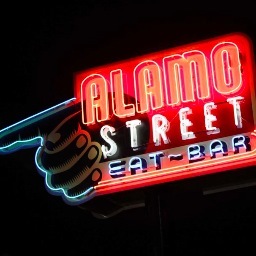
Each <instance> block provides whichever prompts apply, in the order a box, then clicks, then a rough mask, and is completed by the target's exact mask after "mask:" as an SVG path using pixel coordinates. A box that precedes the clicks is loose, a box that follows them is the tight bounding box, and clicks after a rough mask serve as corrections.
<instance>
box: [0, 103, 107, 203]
mask: <svg viewBox="0 0 256 256" xmlns="http://www.w3.org/2000/svg"><path fill="white" fill-rule="evenodd" d="M74 100H75V99H71V100H68V101H66V102H63V103H61V104H59V105H57V106H55V107H53V108H50V109H47V110H46V111H43V112H41V113H39V114H37V115H34V116H32V117H30V118H27V119H25V120H23V121H21V122H18V123H16V124H14V125H12V126H9V127H7V128H5V129H2V130H1V131H0V154H7V153H12V152H15V151H17V150H20V149H23V148H31V147H38V149H37V151H36V154H35V162H36V166H37V168H38V170H39V172H40V174H42V175H43V176H44V177H45V183H46V185H47V188H49V191H50V192H51V193H53V194H58V195H62V197H63V199H64V200H65V201H67V203H68V204H81V203H83V202H84V201H87V200H88V199H89V198H90V193H91V192H92V191H93V187H94V186H95V185H96V184H97V183H98V182H99V181H100V180H101V177H102V172H101V170H100V169H99V168H97V165H98V163H99V161H100V159H101V156H102V152H101V146H100V144H99V143H98V142H95V141H92V138H91V135H90V134H89V132H88V131H86V130H85V129H84V128H85V127H84V125H83V124H82V121H81V105H80V103H76V104H75V103H74Z"/></svg>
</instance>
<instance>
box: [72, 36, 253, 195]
mask: <svg viewBox="0 0 256 256" xmlns="http://www.w3.org/2000/svg"><path fill="white" fill-rule="evenodd" d="M254 70H255V66H254V56H253V50H252V45H251V42H250V40H249V39H248V38H247V36H245V35H243V34H239V33H236V34H230V35H225V36H221V37H217V38H214V39H210V40H205V41H202V42H197V43H193V44H189V45H185V46H181V47H176V48H172V49H167V50H165V51H161V52H156V53H152V54H148V55H145V56H140V57H137V58H134V59H130V60H126V61H122V62H118V63H113V64H110V65H106V66H102V67H98V68H93V69H91V70H86V71H82V72H80V73H78V74H77V75H76V76H75V96H76V99H77V101H81V105H82V111H83V113H82V117H83V122H84V124H86V125H88V127H89V128H90V129H91V130H94V131H97V130H99V127H102V126H103V125H109V126H113V127H115V125H116V120H120V122H124V123H125V122H126V127H127V129H130V131H131V132H130V137H131V138H133V140H134V141H132V142H130V141H129V140H130V138H126V137H125V138H123V139H124V141H123V144H124V145H127V146H130V147H132V148H133V150H134V151H135V150H137V148H136V147H135V146H134V145H136V146H137V144H138V147H139V146H141V145H139V143H137V142H138V141H137V136H138V137H141V136H144V135H143V133H141V134H137V130H136V129H137V128H138V127H139V126H140V123H139V121H140V119H141V118H142V114H145V115H146V116H147V118H148V120H149V126H150V127H149V128H148V129H149V130H150V132H149V141H148V142H147V144H146V145H143V146H144V147H145V150H144V151H143V153H140V154H137V156H136V157H132V156H134V154H132V155H125V152H122V155H124V156H123V157H122V158H119V157H118V153H120V152H118V149H117V151H115V150H113V151H112V153H110V155H111V158H110V159H105V160H104V162H102V163H100V164H101V166H100V168H101V169H103V172H104V173H103V178H102V181H100V182H99V184H98V185H97V186H95V190H96V194H106V193H113V192H116V191H120V190H127V189H133V188H138V187H142V186H148V185H153V184H158V183H163V182H170V181H173V180H179V179H186V178H189V177H195V176H199V175H206V174H210V173H217V172H223V171H227V170H232V169H236V168H240V167H244V166H253V165H255V164H256V137H255V127H256V101H255V88H254V87H255V78H254V74H253V73H254ZM127 95H128V96H129V97H126V96H127ZM129 99H134V100H129ZM113 116H114V117H115V118H114V119H113ZM135 119H136V120H137V121H138V124H136V125H134V126H131V125H130V124H131V123H130V122H131V121H132V120H135ZM113 120H115V121H113ZM117 128H119V127H117ZM132 132H133V133H132ZM116 133H118V129H116ZM135 135H136V136H135ZM240 137H241V138H240ZM156 138H157V140H158V141H157V142H156V141H155V140H156ZM111 139H113V141H114V140H115V136H114V135H113V137H111ZM161 140H162V142H163V141H164V143H161ZM247 146H248V147H247ZM193 147H194V148H193ZM201 147H203V148H205V149H201ZM232 147H233V148H232ZM235 147H236V148H235ZM246 147H247V148H246ZM206 148H207V149H206ZM219 148H221V150H220V151H218V150H219ZM245 148H246V150H245ZM189 150H191V151H189ZM200 150H202V151H200ZM197 151H198V152H197ZM116 152H117V153H116ZM156 152H160V153H162V154H163V156H160V155H159V156H157V157H156V156H154V154H156ZM211 153H212V154H213V155H217V157H211V156H210V155H211ZM115 154H116V155H117V157H115ZM150 154H153V156H152V155H150ZM197 154H198V155H199V154H202V156H200V157H202V159H201V158H200V157H199V156H198V158H196V157H197ZM167 156H168V157H167ZM180 156H182V157H183V158H182V159H179V160H177V159H178V157H180ZM154 157H155V159H154ZM172 157H174V158H173V159H175V160H173V159H172ZM190 157H191V159H190ZM193 158H196V161H192V160H193ZM139 159H143V161H145V162H143V161H139ZM152 159H154V160H155V162H154V161H153V160H152ZM157 161H158V163H156V162H157ZM159 164H160V167H159ZM144 165H145V166H146V167H144ZM144 168H145V169H144ZM132 170H133V173H135V174H136V175H133V174H131V173H132ZM111 174H112V175H111ZM117 174H118V175H120V176H121V177H119V176H118V175H117ZM115 175H116V176H115Z"/></svg>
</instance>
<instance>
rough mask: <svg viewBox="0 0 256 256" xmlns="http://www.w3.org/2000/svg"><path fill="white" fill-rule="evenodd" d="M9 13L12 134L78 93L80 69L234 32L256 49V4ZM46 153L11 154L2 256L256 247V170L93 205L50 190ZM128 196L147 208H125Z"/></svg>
mask: <svg viewBox="0 0 256 256" xmlns="http://www.w3.org/2000/svg"><path fill="white" fill-rule="evenodd" d="M1 11H2V15H1V45H2V47H1V49H2V54H1V56H2V58H1V62H2V65H1V66H2V67H1V70H2V72H1V78H2V79H1V83H2V85H1V94H0V129H2V128H5V127H6V126H8V125H11V124H13V123H15V122H18V121H20V120H22V119H24V118H27V117H29V116H31V115H33V114H36V113H38V112H40V111H42V110H45V109H47V108H49V107H52V106H54V105H56V104H58V103H60V102H63V101H65V100H68V99H70V98H72V97H73V96H74V94H73V77H74V74H75V72H78V71H80V70H84V69H87V68H91V67H96V66H98V65H104V64H107V63H112V62H115V61H118V60H124V59H128V58H131V57H136V56H140V55H143V54H146V53H151V52H154V51H159V50H163V49H166V48H171V47H175V46H179V45H184V44H187V43H192V42H197V41H200V40H203V39H208V38H212V37H215V36H218V35H224V34H227V33H232V32H244V33H246V34H247V35H248V36H250V38H251V39H252V42H253V44H254V45H256V26H255V25H256V18H255V13H254V8H253V6H252V3H247V2H245V1H242V2H240V3H239V5H236V4H235V3H234V2H231V3H227V4H226V5H225V4H224V3H219V4H218V3H216V2H214V3H209V2H207V3H206V2H205V3H198V4H197V3H194V2H193V3H189V4H187V3H184V2H180V3H179V2H175V4H174V3H172V2H171V1H155V2H154V1H134V2H132V1H100V0H99V1H91V0H90V1H88V0H87V1H81V2H78V1H72V3H65V2H64V1H63V2H62V1H60V2H59V3H55V2H54V3H53V2H52V3H47V2H45V1H35V2H31V3H24V2H20V3H12V2H11V3H8V4H5V7H3V6H2V7H1ZM35 150H36V149H27V150H23V151H18V152H16V153H13V154H11V155H4V156H2V155H1V156H0V182H1V190H0V192H1V199H2V204H1V222H0V223H1V226H0V230H1V237H2V238H1V240H0V255H1V256H2V255H5V256H7V255H9V256H11V255H63V256H66V255H69V256H71V255H95V256H96V255H97V256H98V255H112V256H115V255H146V256H147V255H207V256H208V255H217V254H219V255H220V254H224V253H225V254H226V255H234V254H235V253H236V255H254V254H256V249H255V241H256V239H255V238H256V236H255V232H256V206H255V199H256V186H255V184H256V175H255V169H256V168H255V166H254V167H251V168H244V169H241V170H232V171H229V172H225V173H222V174H218V175H216V174H215V175H210V176H207V177H198V178H193V179H190V180H186V181H180V182H174V183H171V184H165V185H162V186H155V187H153V188H142V189H141V190H139V191H134V192H132V193H128V194H126V193H124V194H120V195H117V196H116V197H113V198H110V199H108V198H107V199H106V201H104V200H103V201H102V202H101V201H100V200H97V201H96V200H95V201H93V202H90V204H88V205H85V206H83V208H81V207H73V206H69V205H66V204H65V203H64V202H63V201H62V199H61V198H60V197H55V196H53V195H50V194H49V193H48V192H47V191H46V189H45V187H44V179H43V177H42V176H40V175H39V174H38V173H37V171H36V166H35V164H34V155H35ZM120 198H121V199H120ZM126 198H128V199H129V200H130V201H131V202H133V203H134V202H136V203H138V202H137V201H139V204H138V205H139V206H140V207H137V208H134V209H128V210H123V211H122V208H121V207H122V206H123V204H122V202H123V200H124V199H126ZM128 199H127V200H128ZM124 201H125V200H124ZM106 202H107V203H106ZM132 205H133V206H134V204H132ZM115 207H117V209H119V210H121V211H120V213H118V214H115V215H114V216H111V211H112V213H113V209H115ZM99 212H104V213H105V215H107V217H108V218H102V215H101V214H98V213H99ZM95 213H96V214H95Z"/></svg>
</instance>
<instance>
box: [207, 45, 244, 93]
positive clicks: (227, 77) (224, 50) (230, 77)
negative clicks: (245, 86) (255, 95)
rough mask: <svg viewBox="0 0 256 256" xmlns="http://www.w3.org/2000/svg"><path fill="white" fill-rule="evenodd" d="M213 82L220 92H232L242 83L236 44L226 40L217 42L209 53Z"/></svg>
mask: <svg viewBox="0 0 256 256" xmlns="http://www.w3.org/2000/svg"><path fill="white" fill-rule="evenodd" d="M211 59H212V63H213V65H212V68H213V82H214V87H215V89H216V91H218V92H219V93H220V94H232V93H235V92H236V91H238V90H239V89H240V87H241V85H242V78H241V72H242V71H241V63H240V59H239V50H238V48H237V45H235V44H233V43H231V42H228V43H220V44H217V45H216V46H215V47H214V49H213V50H212V53H211Z"/></svg>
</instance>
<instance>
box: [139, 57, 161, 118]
mask: <svg viewBox="0 0 256 256" xmlns="http://www.w3.org/2000/svg"><path fill="white" fill-rule="evenodd" d="M134 85H135V93H136V99H137V103H139V104H137V112H138V113H144V112H148V111H149V106H148V105H149V103H148V97H149V98H150V102H151V104H150V105H151V108H152V109H158V108H161V107H162V106H163V97H162V76H161V71H160V67H159V66H158V65H157V63H156V62H153V61H144V62H141V63H139V64H138V65H137V66H136V67H135V69H134Z"/></svg>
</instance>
